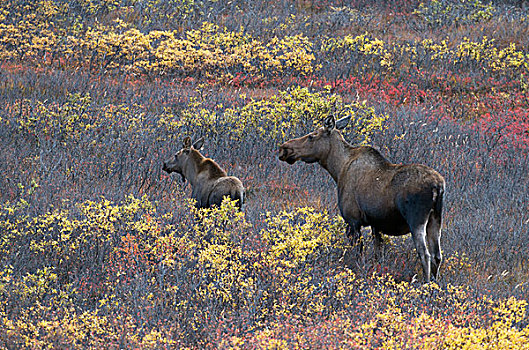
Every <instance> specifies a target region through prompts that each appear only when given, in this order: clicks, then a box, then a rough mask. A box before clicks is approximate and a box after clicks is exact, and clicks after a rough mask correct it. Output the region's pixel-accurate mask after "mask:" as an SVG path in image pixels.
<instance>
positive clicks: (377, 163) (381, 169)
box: [279, 117, 445, 282]
mask: <svg viewBox="0 0 529 350" xmlns="http://www.w3.org/2000/svg"><path fill="white" fill-rule="evenodd" d="M348 122H349V119H348V118H344V119H341V120H339V121H335V120H334V117H330V118H327V119H326V121H325V126H324V127H321V128H319V129H317V130H315V131H314V132H312V133H310V134H308V135H305V136H303V137H300V138H297V139H292V140H290V141H287V142H285V143H284V144H283V145H282V146H281V148H280V155H279V158H280V159H281V160H283V161H286V162H288V163H289V164H293V163H295V162H296V161H297V160H302V161H304V162H307V163H314V162H318V163H319V164H320V165H321V166H322V167H323V168H325V169H326V170H327V171H328V172H329V173H330V174H331V176H332V177H333V179H334V180H335V181H336V184H337V187H338V207H339V208H340V213H341V214H342V217H343V218H344V220H345V222H346V223H347V224H348V236H349V237H350V239H351V243H352V244H353V245H356V246H358V248H359V251H360V252H361V250H362V244H361V240H360V229H361V227H362V226H371V230H372V232H373V235H374V238H375V250H376V252H377V254H380V250H381V247H382V237H381V233H384V234H387V235H393V236H400V235H404V234H406V233H408V232H411V234H412V238H413V241H414V242H415V247H416V249H417V253H418V255H419V258H420V260H421V263H422V266H423V271H424V279H425V280H426V281H427V282H428V281H429V280H430V274H432V275H433V277H434V278H437V277H438V273H439V266H440V265H441V262H442V254H441V246H440V238H441V222H442V207H443V194H444V188H445V181H444V179H443V177H442V176H441V175H440V174H439V173H438V172H436V171H435V170H433V169H431V168H429V167H427V166H425V165H421V164H410V165H402V164H393V163H391V162H389V161H388V160H387V159H385V158H384V157H383V156H382V155H381V154H380V152H378V151H377V150H376V149H374V148H372V147H368V146H361V147H353V146H351V145H350V144H348V143H347V142H346V141H345V140H344V138H343V136H342V134H341V132H340V131H339V129H343V128H344V127H345V126H346V125H347V123H348Z"/></svg>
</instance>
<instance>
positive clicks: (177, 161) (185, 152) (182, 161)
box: [162, 136, 204, 181]
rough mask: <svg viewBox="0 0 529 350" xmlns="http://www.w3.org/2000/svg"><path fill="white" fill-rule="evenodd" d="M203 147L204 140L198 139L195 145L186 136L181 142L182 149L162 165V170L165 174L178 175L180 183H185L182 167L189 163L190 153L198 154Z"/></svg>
mask: <svg viewBox="0 0 529 350" xmlns="http://www.w3.org/2000/svg"><path fill="white" fill-rule="evenodd" d="M203 145H204V138H200V139H198V140H197V141H195V143H193V142H192V141H191V138H190V137H189V136H187V137H186V138H185V139H184V142H183V148H182V149H181V150H180V151H178V152H177V153H176V154H175V156H174V157H173V158H172V159H171V160H168V161H167V162H164V163H163V166H162V170H164V171H166V172H167V173H169V174H170V173H173V172H175V173H178V174H180V175H181V176H182V181H185V176H184V167H185V166H186V164H187V163H188V162H189V159H190V154H191V152H198V150H199V149H200V148H202V146H203Z"/></svg>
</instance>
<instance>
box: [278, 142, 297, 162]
mask: <svg viewBox="0 0 529 350" xmlns="http://www.w3.org/2000/svg"><path fill="white" fill-rule="evenodd" d="M279 160H282V161H283V162H287V163H288V164H294V163H295V162H296V158H295V157H294V155H293V151H292V149H291V148H290V147H288V146H287V145H286V143H284V144H282V145H281V147H279Z"/></svg>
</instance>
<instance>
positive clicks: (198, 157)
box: [182, 150, 204, 188]
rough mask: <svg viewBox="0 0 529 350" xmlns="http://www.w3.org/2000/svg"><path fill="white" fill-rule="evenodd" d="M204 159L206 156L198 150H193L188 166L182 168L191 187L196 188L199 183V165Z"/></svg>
mask: <svg viewBox="0 0 529 350" xmlns="http://www.w3.org/2000/svg"><path fill="white" fill-rule="evenodd" d="M203 159H204V156H203V155H202V154H200V152H198V151H196V150H191V152H190V153H189V158H188V160H187V162H186V164H185V165H184V166H183V168H182V172H183V173H184V176H185V177H186V179H187V181H189V183H190V184H191V187H193V188H194V187H195V186H196V184H197V182H198V173H199V166H198V165H199V164H200V162H202V160H203Z"/></svg>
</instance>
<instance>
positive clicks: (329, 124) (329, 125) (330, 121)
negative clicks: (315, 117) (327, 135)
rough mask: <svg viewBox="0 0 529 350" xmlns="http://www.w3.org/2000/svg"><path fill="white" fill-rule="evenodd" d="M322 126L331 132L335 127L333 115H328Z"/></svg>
mask: <svg viewBox="0 0 529 350" xmlns="http://www.w3.org/2000/svg"><path fill="white" fill-rule="evenodd" d="M323 126H324V127H325V128H326V129H327V130H332V129H334V127H335V126H336V120H335V119H334V115H330V116H328V117H327V118H325V119H324V120H323Z"/></svg>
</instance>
